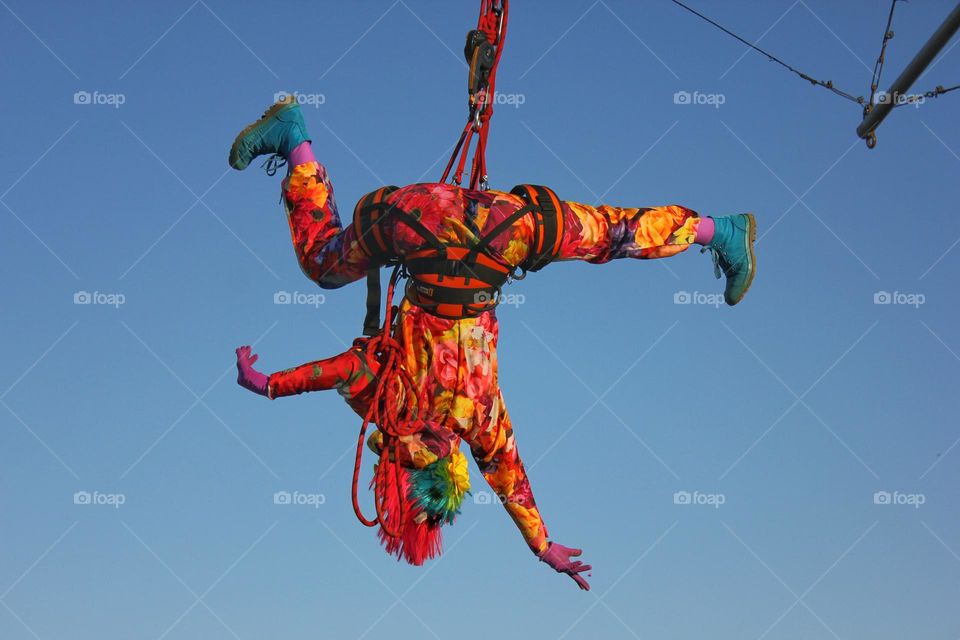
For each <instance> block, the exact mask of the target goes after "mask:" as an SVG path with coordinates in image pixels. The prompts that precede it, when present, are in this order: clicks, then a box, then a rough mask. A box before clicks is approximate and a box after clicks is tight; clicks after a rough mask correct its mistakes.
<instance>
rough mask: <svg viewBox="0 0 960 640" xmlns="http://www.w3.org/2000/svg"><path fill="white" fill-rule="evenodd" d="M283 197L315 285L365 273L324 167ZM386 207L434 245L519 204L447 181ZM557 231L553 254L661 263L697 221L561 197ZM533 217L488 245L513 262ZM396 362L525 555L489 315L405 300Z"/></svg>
mask: <svg viewBox="0 0 960 640" xmlns="http://www.w3.org/2000/svg"><path fill="white" fill-rule="evenodd" d="M283 196H284V201H285V204H286V210H287V216H288V221H289V223H290V230H291V234H292V238H293V246H294V250H295V251H296V254H297V258H298V259H299V261H300V266H301V268H302V269H303V271H304V273H305V274H306V275H307V277H309V278H310V279H311V280H313V281H314V282H316V283H317V284H318V285H320V286H321V287H323V288H325V289H334V288H337V287H342V286H343V285H345V284H348V283H350V282H353V281H356V280H359V279H361V278H363V277H364V276H365V275H366V272H367V270H368V269H369V268H371V267H376V266H378V265H377V264H372V263H371V260H370V258H369V257H368V256H367V254H366V253H364V251H363V250H362V249H361V247H360V245H359V243H358V242H357V237H356V231H355V230H354V227H353V225H348V226H347V227H345V228H344V227H343V225H342V224H341V221H340V216H339V214H338V211H337V205H336V201H335V198H334V194H333V186H332V184H331V182H330V179H329V177H328V175H327V172H326V169H325V168H324V167H323V165H322V164H320V163H317V162H309V163H305V164H301V165H298V166H295V167H292V168H291V170H290V175H289V176H288V177H287V178H286V180H284V185H283ZM387 202H388V203H389V204H391V205H393V206H394V207H398V208H400V209H403V210H405V211H407V212H413V211H417V212H418V213H417V215H418V216H419V220H420V222H421V223H422V224H423V225H424V226H425V227H426V228H427V229H428V230H429V231H430V232H431V233H433V234H434V235H435V236H436V237H437V238H438V239H439V240H440V241H441V242H443V243H450V244H456V245H469V244H472V243H474V242H476V241H478V240H479V238H481V237H483V235H484V230H485V229H486V230H489V229H492V228H493V227H495V226H496V225H497V224H498V223H499V222H500V221H502V220H503V219H505V218H506V217H508V216H509V215H510V214H511V213H512V212H514V211H516V210H517V209H519V208H521V207H522V206H524V204H525V203H524V202H523V201H522V200H521V199H520V198H519V197H518V196H514V195H511V194H509V193H503V192H500V191H492V190H491V191H482V192H481V191H471V190H468V189H463V188H461V187H458V186H455V185H452V184H413V185H409V186H406V187H402V188H400V189H398V190H397V191H394V192H393V193H391V194H390V196H389V197H388V199H387ZM562 208H563V216H564V233H563V237H562V240H561V248H560V253H559V256H558V257H557V259H558V260H586V261H588V262H592V263H604V262H608V261H609V260H612V259H615V258H639V259H648V258H662V257H667V256H672V255H675V254H677V253H680V252H681V251H684V250H686V249H687V248H688V247H689V245H690V244H692V243H693V241H694V237H695V236H696V232H697V226H698V224H699V222H700V217H699V216H698V215H697V213H695V212H694V211H691V210H690V209H687V208H684V207H681V206H678V205H669V206H664V207H654V208H621V207H611V206H605V205H604V206H599V207H593V206H589V205H585V204H578V203H576V202H563V203H562ZM395 220H396V218H395V217H391V218H388V219H387V221H386V222H384V223H383V225H382V232H383V234H384V236H385V237H386V239H387V246H391V247H392V248H393V250H394V252H395V254H396V256H397V257H399V258H401V259H402V258H403V257H404V256H405V255H408V254H409V253H412V252H414V251H416V250H417V249H420V248H422V246H423V240H422V238H421V237H420V236H419V235H417V233H416V232H414V231H413V230H412V229H411V228H410V227H408V226H406V225H404V224H397V223H395V222H394V221H395ZM534 233H535V229H534V222H533V219H532V216H530V215H528V216H524V217H522V218H520V219H519V220H518V221H516V222H515V223H514V224H513V225H512V226H511V227H510V228H509V229H508V230H507V231H506V232H504V233H502V234H499V235H498V236H497V237H496V238H494V239H493V240H492V242H491V247H492V248H493V249H494V250H495V251H496V252H497V253H498V254H499V255H500V256H502V257H503V258H504V259H505V260H506V261H507V263H509V264H510V265H512V266H515V265H520V264H521V263H522V262H523V261H524V259H526V258H527V256H528V254H529V252H530V245H531V243H532V242H533V239H534ZM395 336H396V338H397V340H398V341H399V342H400V344H401V345H402V348H403V350H404V354H405V358H406V361H405V366H406V368H407V370H408V371H410V372H411V374H412V375H413V376H414V380H415V382H416V383H417V384H418V385H419V386H420V388H421V389H424V390H425V391H426V393H427V394H428V395H427V397H428V399H429V401H430V403H431V407H430V414H429V415H428V416H427V420H428V421H431V422H435V423H437V424H440V425H443V426H445V427H446V428H448V429H450V430H451V431H452V432H453V433H454V434H456V435H457V436H459V437H461V438H462V439H463V440H466V442H467V443H468V444H469V445H470V451H471V453H472V455H473V458H474V460H476V462H477V465H478V466H479V468H480V471H481V473H482V474H483V476H484V478H485V479H486V481H487V482H488V484H489V485H490V487H491V489H492V490H493V492H494V493H495V494H496V495H497V496H498V497H499V500H500V501H501V502H502V503H503V505H504V507H505V508H506V510H507V512H508V514H509V515H510V517H511V518H512V519H513V521H514V522H515V523H516V525H517V527H518V528H519V529H520V533H521V534H522V535H523V538H524V540H525V541H526V542H527V545H528V546H529V547H530V549H531V550H532V551H533V552H534V553H540V552H542V551H544V550H545V549H546V547H547V530H546V527H545V526H544V523H543V519H542V518H541V517H540V512H539V511H538V509H537V506H536V503H535V501H534V499H533V493H532V492H531V489H530V482H529V480H528V479H527V474H526V471H525V469H524V467H523V462H522V461H521V459H520V455H519V453H518V452H517V446H516V440H515V438H514V433H513V428H512V426H511V423H510V417H509V416H508V415H507V411H506V407H505V406H504V401H503V394H502V393H501V391H500V385H499V383H498V377H497V337H498V324H497V318H496V314H495V311H492V310H491V311H487V312H484V313H482V314H480V315H479V316H478V317H476V318H466V319H461V320H450V319H445V318H441V317H439V316H435V315H432V314H431V313H430V312H428V311H427V310H425V309H423V308H421V307H418V306H415V305H413V304H411V303H410V302H409V301H407V300H404V301H403V302H402V303H401V305H400V311H399V314H398V317H397V328H396V334H395Z"/></svg>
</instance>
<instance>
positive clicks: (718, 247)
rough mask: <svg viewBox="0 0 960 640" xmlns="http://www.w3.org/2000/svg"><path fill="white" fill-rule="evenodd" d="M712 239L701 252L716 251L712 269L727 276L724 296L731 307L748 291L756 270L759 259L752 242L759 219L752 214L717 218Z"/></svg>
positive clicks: (718, 276)
mask: <svg viewBox="0 0 960 640" xmlns="http://www.w3.org/2000/svg"><path fill="white" fill-rule="evenodd" d="M713 224H714V233H713V240H711V241H710V244H708V245H707V246H705V247H704V248H703V249H702V250H701V253H703V252H704V251H707V250H709V251H710V252H711V253H712V254H713V268H714V272H715V273H716V274H717V278H718V279H719V278H720V273H721V271H722V272H723V274H724V275H726V276H727V286H726V288H725V289H724V291H723V299H724V300H725V301H726V303H727V304H728V305H730V306H731V307H732V306H733V305H735V304H737V303H738V302H740V301H741V300H743V296H745V295H746V294H747V289H749V288H750V285H751V284H752V283H753V276H754V274H755V273H756V272H757V259H756V256H755V255H754V253H753V243H754V241H755V240H756V239H757V220H756V218H754V217H753V214H752V213H741V214H739V215H735V216H723V217H722V218H714V219H713Z"/></svg>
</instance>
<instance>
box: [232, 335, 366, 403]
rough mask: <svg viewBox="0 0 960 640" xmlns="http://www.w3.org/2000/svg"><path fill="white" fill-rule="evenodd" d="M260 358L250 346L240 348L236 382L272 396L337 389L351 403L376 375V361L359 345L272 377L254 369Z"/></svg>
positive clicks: (238, 350) (251, 389)
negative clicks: (253, 352)
mask: <svg viewBox="0 0 960 640" xmlns="http://www.w3.org/2000/svg"><path fill="white" fill-rule="evenodd" d="M257 358H258V356H257V355H256V354H252V353H251V350H250V347H247V346H244V347H240V348H238V349H237V382H238V383H239V384H240V386H242V387H244V388H246V389H249V390H250V391H253V392H254V393H259V394H260V395H263V396H267V397H268V398H271V399H272V398H279V397H283V396H292V395H297V394H300V393H304V392H307V391H326V390H328V389H336V390H337V391H338V392H339V393H340V395H342V396H343V397H344V398H346V400H347V401H348V402H349V401H351V400H352V399H354V398H356V397H357V396H358V395H360V394H361V393H362V392H363V391H365V390H367V389H368V388H370V384H371V382H373V381H374V380H375V378H376V367H377V364H376V361H375V360H373V359H372V358H370V357H368V356H367V353H366V352H365V351H364V350H363V349H360V348H358V347H353V348H351V349H350V350H348V351H346V352H344V353H341V354H339V355H336V356H333V357H332V358H326V359H323V360H316V361H314V362H308V363H307V364H303V365H300V366H299V367H294V368H292V369H285V370H283V371H278V372H276V373H273V374H270V375H269V376H268V375H266V374H263V373H260V372H259V371H257V370H256V369H254V368H253V365H254V363H256V361H257Z"/></svg>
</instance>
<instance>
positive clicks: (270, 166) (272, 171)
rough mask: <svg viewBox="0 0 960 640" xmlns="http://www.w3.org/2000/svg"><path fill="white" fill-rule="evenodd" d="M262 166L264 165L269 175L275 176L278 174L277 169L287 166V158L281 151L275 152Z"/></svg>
mask: <svg viewBox="0 0 960 640" xmlns="http://www.w3.org/2000/svg"><path fill="white" fill-rule="evenodd" d="M260 166H261V167H263V170H264V171H266V172H267V175H268V176H273V175H276V173H277V170H279V169H282V168H283V167H285V166H287V159H286V158H284V157H283V156H282V155H280V154H279V153H275V154H273V155H272V156H270V157H269V158H267V159H266V160H265V161H264V162H263V164H261V165H260Z"/></svg>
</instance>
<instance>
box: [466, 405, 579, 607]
mask: <svg viewBox="0 0 960 640" xmlns="http://www.w3.org/2000/svg"><path fill="white" fill-rule="evenodd" d="M497 406H499V408H500V413H499V415H498V418H497V419H496V420H494V421H490V422H489V423H487V425H486V428H481V429H475V430H473V431H471V432H469V433H465V434H464V439H465V440H467V442H468V443H469V445H470V452H471V453H472V454H473V459H474V460H476V462H477V466H478V467H479V468H480V472H481V473H482V474H483V477H484V479H485V480H486V481H487V484H489V485H490V488H491V489H492V490H493V493H494V495H495V496H496V497H497V500H499V501H500V502H501V503H502V504H503V506H504V508H505V509H506V511H507V514H508V515H509V516H510V518H512V519H513V521H514V523H516V525H517V528H518V529H519V530H520V534H521V535H522V536H523V539H524V540H525V541H526V542H527V546H529V547H530V550H531V551H533V553H534V554H535V555H536V556H537V557H538V558H540V560H541V561H543V562H545V563H547V564H548V565H550V566H551V567H552V568H553V569H555V570H556V571H558V572H560V573H566V574H567V575H569V576H570V577H571V578H573V580H574V581H576V583H577V584H578V585H579V586H580V588H581V589H585V590H587V589H589V588H590V585H589V584H587V581H586V580H585V579H584V578H583V576H581V575H580V574H581V573H583V572H586V571H589V570H590V569H591V567H590V565H585V564H583V563H582V562H580V561H571V560H570V557H571V556H579V555H580V553H581V552H580V550H579V549H570V548H568V547H565V546H563V545H561V544H557V543H554V542H551V541H549V540H548V539H547V528H546V526H545V525H544V523H543V519H542V518H541V517H540V511H539V510H538V509H537V503H536V501H535V500H534V499H533V491H532V490H531V488H530V481H529V480H528V479H527V471H526V469H525V468H524V466H523V460H521V459H520V454H519V453H518V452H517V443H516V440H515V438H514V435H513V427H512V426H511V424H510V418H509V416H508V415H507V413H506V409H505V408H504V404H503V395H502V394H500V393H498V395H497Z"/></svg>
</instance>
